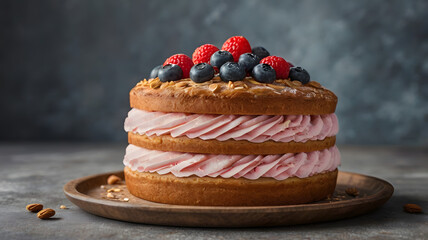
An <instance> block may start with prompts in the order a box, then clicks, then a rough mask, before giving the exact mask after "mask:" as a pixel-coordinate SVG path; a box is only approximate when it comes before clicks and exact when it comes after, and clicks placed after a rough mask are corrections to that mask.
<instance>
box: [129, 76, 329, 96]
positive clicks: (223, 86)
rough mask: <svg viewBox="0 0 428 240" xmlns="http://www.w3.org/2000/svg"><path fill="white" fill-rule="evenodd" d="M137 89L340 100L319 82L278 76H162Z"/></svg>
mask: <svg viewBox="0 0 428 240" xmlns="http://www.w3.org/2000/svg"><path fill="white" fill-rule="evenodd" d="M134 91H144V92H145V94H153V95H158V94H162V95H164V96H180V95H181V96H189V97H191V96H197V97H201V98H202V97H208V96H211V97H216V98H261V97H272V96H273V97H281V98H302V99H314V98H316V99H325V100H332V101H335V100H337V97H336V96H335V95H334V93H333V92H331V91H330V90H328V89H326V88H325V87H323V86H321V84H320V83H318V82H316V81H310V82H309V83H307V84H302V83H301V82H299V81H291V80H290V79H278V80H275V81H274V82H273V83H260V82H257V81H255V80H254V79H253V78H252V77H246V78H244V79H243V80H241V81H236V82H232V81H229V82H224V81H222V80H221V79H220V77H219V76H216V77H214V78H213V79H211V80H209V81H206V82H203V83H195V82H193V81H192V80H191V79H190V78H185V79H180V80H177V81H170V82H161V81H160V80H159V78H153V79H148V80H146V79H144V80H142V81H140V82H139V83H138V84H137V85H136V86H135V88H134Z"/></svg>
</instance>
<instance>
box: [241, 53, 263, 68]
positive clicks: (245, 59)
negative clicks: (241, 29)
mask: <svg viewBox="0 0 428 240" xmlns="http://www.w3.org/2000/svg"><path fill="white" fill-rule="evenodd" d="M259 62H260V58H259V57H258V56H257V55H255V54H252V53H244V54H242V55H241V56H239V61H238V63H239V65H241V66H242V67H243V68H244V69H245V71H246V72H249V73H251V71H252V70H253V68H254V66H256V65H257V64H259Z"/></svg>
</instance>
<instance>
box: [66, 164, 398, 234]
mask: <svg viewBox="0 0 428 240" xmlns="http://www.w3.org/2000/svg"><path fill="white" fill-rule="evenodd" d="M111 174H115V175H117V176H119V177H122V178H123V172H122V171H121V172H113V173H104V174H99V175H94V176H88V177H84V178H79V179H76V180H72V181H70V182H68V183H67V184H66V185H65V186H64V193H65V195H66V196H67V198H68V199H69V200H70V201H71V202H72V203H74V204H76V205H77V206H78V207H80V208H81V209H83V210H85V211H87V212H89V213H92V214H95V215H98V216H102V217H106V218H111V219H116V220H121V221H128V222H136V223H147V224H158V225H170V226H189V227H190V226H191V227H255V226H284V225H295V224H305V223H315V222H325V221H332V220H338V219H344V218H350V217H354V216H358V215H362V214H365V213H368V212H371V211H373V210H375V209H377V208H379V207H380V206H382V205H383V204H384V203H385V202H386V201H387V200H388V199H389V198H390V197H391V196H392V193H393V192H394V188H393V187H392V185H391V184H389V183H388V182H386V181H384V180H381V179H378V178H374V177H370V176H365V175H361V174H356V173H350V172H339V177H338V182H337V187H336V191H335V194H334V195H333V196H332V197H331V198H330V199H327V200H324V201H321V202H316V203H311V204H302V205H288V206H258V207H209V206H208V207H206V206H205V207H201V206H180V205H169V204H160V203H154V202H149V201H145V200H143V199H139V198H137V197H134V196H132V195H131V194H130V193H129V192H128V191H127V189H126V185H125V184H124V183H123V182H121V183H119V184H117V185H104V184H106V182H107V178H108V176H110V175H111ZM353 187H355V188H356V189H357V190H358V196H355V197H353V196H350V195H348V194H346V193H345V190H346V189H347V188H353ZM109 189H112V190H110V193H111V194H109V197H112V196H114V198H109V197H107V194H108V190H109ZM114 189H116V192H114ZM117 189H120V190H117ZM128 199H129V200H128Z"/></svg>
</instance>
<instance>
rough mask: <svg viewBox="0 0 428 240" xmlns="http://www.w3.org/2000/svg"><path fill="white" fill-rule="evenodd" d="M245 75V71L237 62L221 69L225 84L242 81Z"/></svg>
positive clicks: (225, 65)
mask: <svg viewBox="0 0 428 240" xmlns="http://www.w3.org/2000/svg"><path fill="white" fill-rule="evenodd" d="M245 75H246V73H245V69H244V68H243V67H242V66H241V65H239V64H238V63H236V62H227V63H225V64H223V66H221V68H220V78H221V80H223V81H224V82H229V81H232V82H235V81H241V80H242V79H244V78H245Z"/></svg>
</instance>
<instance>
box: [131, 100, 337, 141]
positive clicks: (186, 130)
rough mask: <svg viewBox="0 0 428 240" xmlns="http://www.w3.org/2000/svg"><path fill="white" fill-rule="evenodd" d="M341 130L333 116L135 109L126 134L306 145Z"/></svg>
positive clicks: (132, 111)
mask: <svg viewBox="0 0 428 240" xmlns="http://www.w3.org/2000/svg"><path fill="white" fill-rule="evenodd" d="M338 130H339V124H338V121H337V117H336V115H335V114H334V113H332V114H327V115H275V116H271V115H259V116H251V115H211V114H186V113H164V112H147V111H144V110H140V109H135V108H134V109H132V110H131V111H129V113H128V117H127V118H126V120H125V131H127V132H133V133H138V134H141V135H142V134H145V135H147V136H151V135H157V136H160V135H165V134H169V135H171V136H172V137H180V136H186V137H188V138H200V139H202V140H209V139H216V140H219V141H225V140H228V139H234V140H247V141H250V142H254V143H260V142H265V141H268V140H273V141H276V142H291V141H295V142H306V141H308V140H323V139H324V138H326V137H331V136H335V135H336V134H337V132H338Z"/></svg>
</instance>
